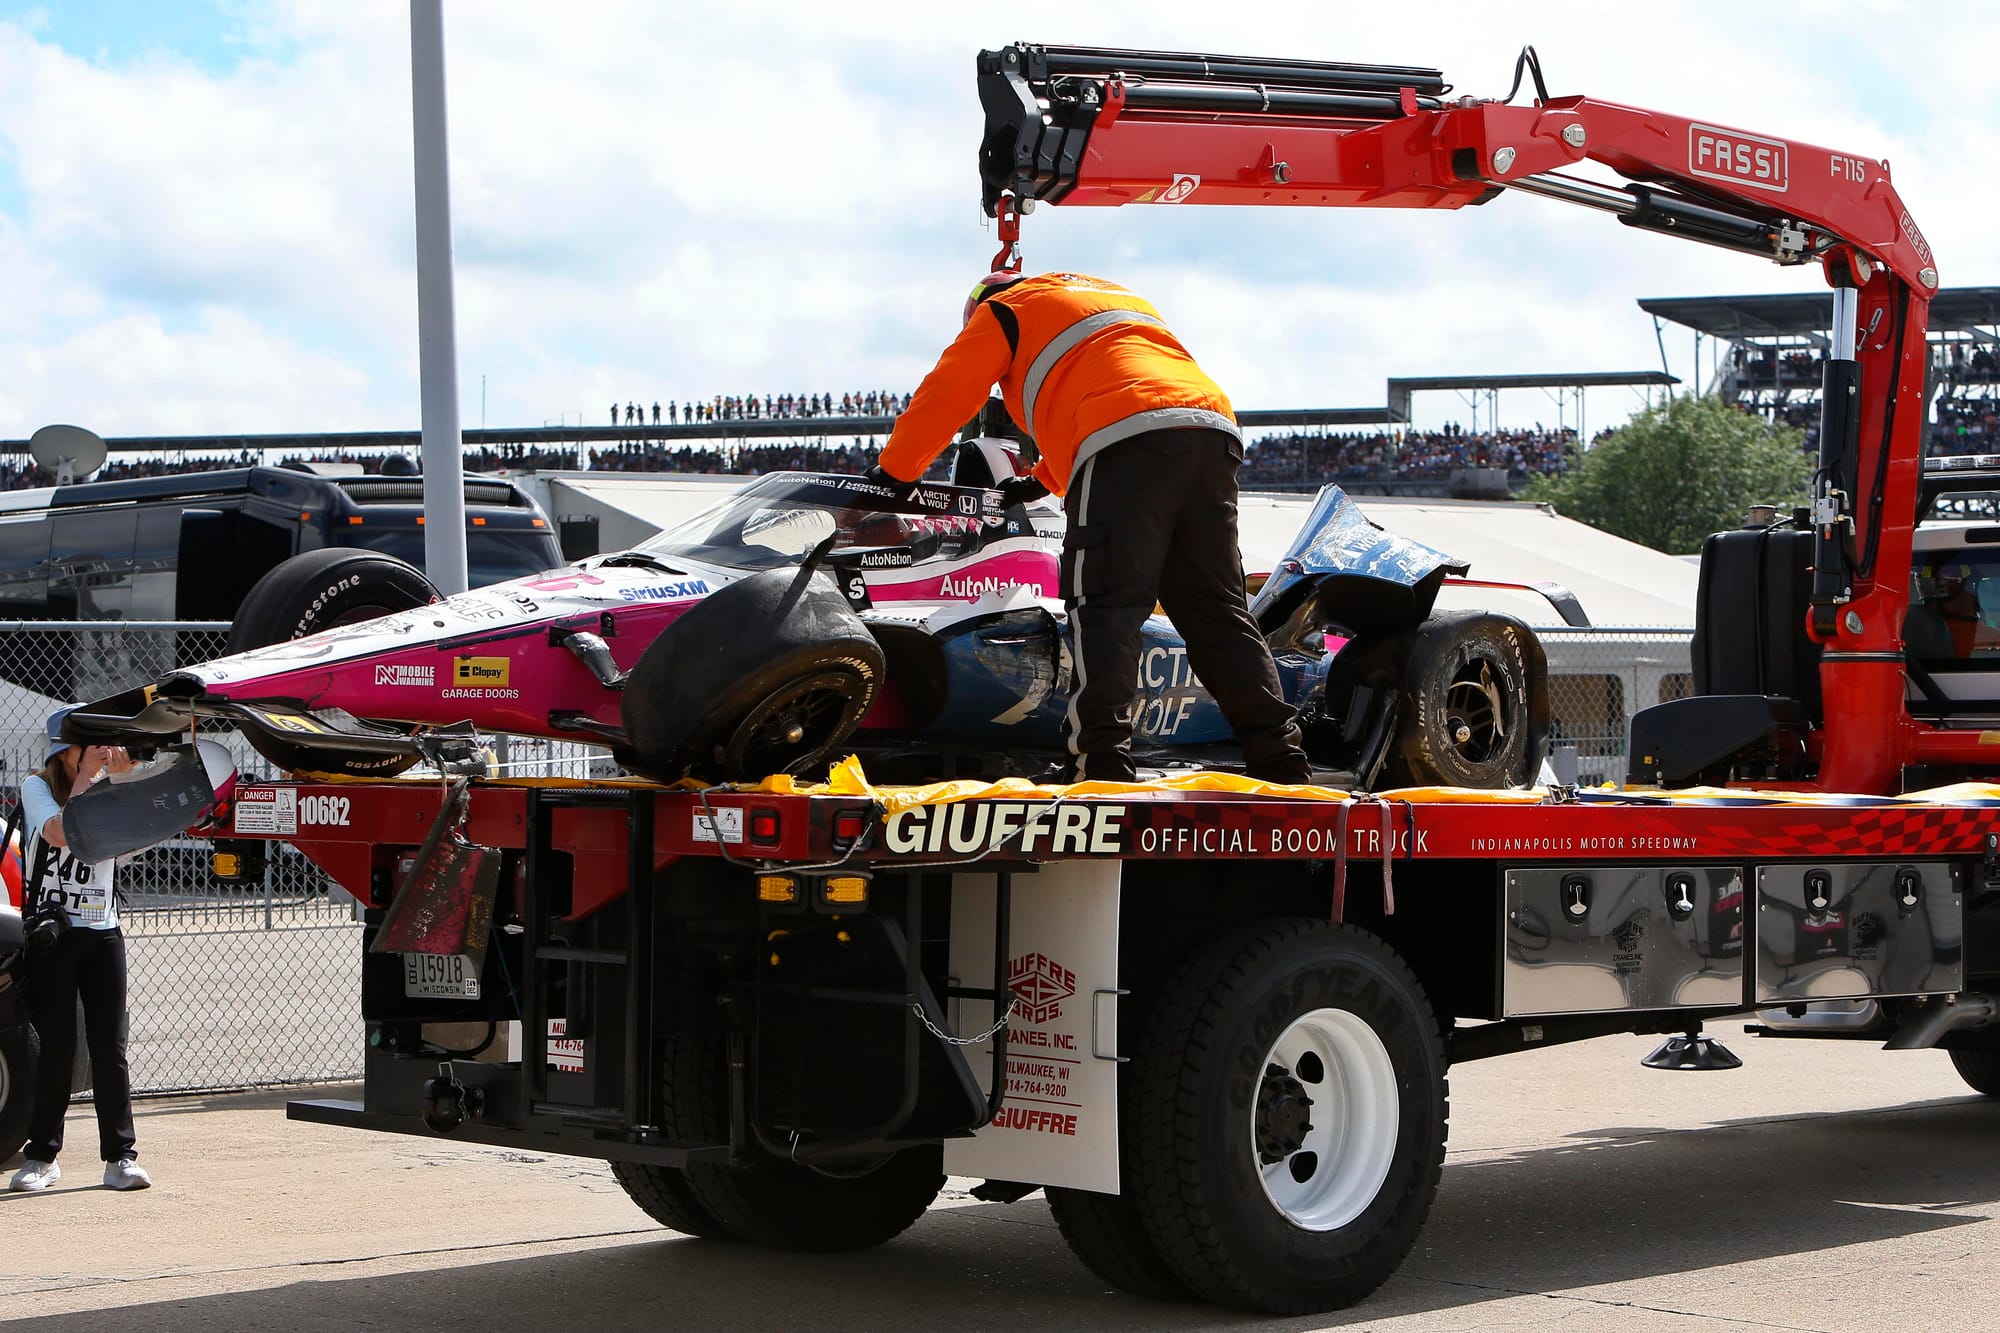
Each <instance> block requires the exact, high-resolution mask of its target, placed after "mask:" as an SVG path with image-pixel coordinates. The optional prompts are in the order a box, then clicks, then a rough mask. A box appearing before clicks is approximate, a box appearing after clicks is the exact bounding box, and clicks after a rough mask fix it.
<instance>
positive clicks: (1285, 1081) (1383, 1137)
mask: <svg viewBox="0 0 2000 1333" xmlns="http://www.w3.org/2000/svg"><path fill="white" fill-rule="evenodd" d="M1400 1108H1401V1097H1400V1094H1399V1093H1398V1091H1397V1087H1396V1066H1395V1063H1394V1062H1393V1061H1392V1060H1390V1058H1389V1048H1388V1047H1386V1046H1384V1045H1383V1044H1382V1038H1381V1037H1379V1036H1377V1035H1376V1033H1375V1029H1374V1028H1372V1027H1370V1026H1369V1025H1368V1023H1367V1022H1366V1021H1364V1020H1363V1019H1362V1018H1361V1017H1360V1016H1359V1015H1358V1014H1353V1013H1349V1012H1348V1011H1347V1010H1345V1009H1315V1010H1313V1011H1312V1012H1311V1013H1308V1014H1301V1015H1300V1016H1299V1017H1297V1018H1295V1019H1293V1020H1292V1024H1291V1026H1290V1027H1288V1028H1286V1029H1285V1030H1284V1032H1283V1033H1281V1034H1280V1035H1279V1037H1278V1040H1277V1041H1276V1042H1274V1043H1273V1044H1272V1046H1271V1049H1270V1051H1269V1052H1268V1053H1267V1054H1266V1055H1265V1057H1264V1076H1263V1079H1262V1080H1261V1082H1260V1085H1259V1089H1258V1096H1257V1100H1256V1102H1255V1104H1254V1105H1253V1106H1252V1108H1251V1116H1250V1155H1251V1156H1250V1160H1251V1165H1252V1167H1253V1168H1254V1169H1255V1170H1256V1172H1257V1175H1258V1179H1259V1181H1260V1182H1261V1183H1262V1184H1263V1187H1264V1195H1265V1197H1266V1198H1268V1199H1270V1201H1271V1206H1272V1207H1274V1208H1276V1209H1277V1210H1278V1211H1279V1212H1280V1213H1283V1214H1284V1215H1285V1217H1286V1218H1287V1219H1288V1220H1289V1221H1291V1222H1292V1223H1293V1224H1294V1225H1295V1226H1299V1227H1303V1228H1305V1229H1306V1230H1307V1231H1333V1230H1336V1229H1337V1228H1340V1227H1344V1226H1346V1225H1347V1224H1348V1223H1349V1222H1352V1221H1353V1220H1354V1219H1355V1218H1357V1217H1359V1216H1361V1214H1362V1212H1363V1211H1364V1210H1366V1209H1367V1207H1368V1205H1369V1204H1370V1203H1372V1202H1374V1200H1375V1196H1376V1194H1377V1193H1379V1192H1380V1191H1381V1188H1382V1182H1383V1181H1384V1180H1386V1179H1387V1178H1388V1175H1389V1164H1390V1162H1391V1161H1392V1160H1393V1159H1394V1158H1395V1155H1396V1134H1397V1121H1398V1119H1399V1114H1398V1112H1399V1110H1400ZM1274 1156H1275V1157H1276V1158H1277V1160H1275V1161H1273V1160H1269V1159H1271V1158H1272V1157H1274Z"/></svg>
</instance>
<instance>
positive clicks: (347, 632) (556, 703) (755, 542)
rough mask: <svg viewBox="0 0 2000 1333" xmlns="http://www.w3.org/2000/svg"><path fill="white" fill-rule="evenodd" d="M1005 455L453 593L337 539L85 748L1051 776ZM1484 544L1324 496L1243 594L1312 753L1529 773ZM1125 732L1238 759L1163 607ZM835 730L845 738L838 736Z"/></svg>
mask: <svg viewBox="0 0 2000 1333" xmlns="http://www.w3.org/2000/svg"><path fill="white" fill-rule="evenodd" d="M1013 471H1014V462H1013V455H1012V452H1011V448H1010V447H1009V446H1006V445H1003V444H1001V443H999V442H996V441H973V442H968V443H966V444H963V445H961V446H960V451H959V463H958V466H957V470H956V473H955V475H954V484H924V485H921V486H919V487H918V488H917V489H916V490H915V491H914V493H912V494H910V495H909V496H907V497H904V496H901V495H898V494H897V493H895V492H892V491H890V490H888V489H886V488H883V487H880V486H878V485H875V484H873V483H871V482H869V481H867V480H864V479H862V478H859V477H851V476H835V475H822V474H811V473H780V474H773V475H770V476H766V477H763V478H761V479H759V480H757V481H755V482H753V483H752V484H750V485H748V486H746V487H745V488H744V489H743V490H742V491H741V492H739V493H737V494H736V495H734V496H732V497H730V498H729V499H727V500H726V501H724V502H722V503H721V504H719V505H717V506H715V507H714V508H712V509H711V510H709V511H707V512H705V513H703V514H701V515H699V516H698V517H696V518H694V519H691V520H689V521H687V522H685V523H682V524H680V525H679V526H676V527H674V528H671V529H669V530H667V531H665V532H662V533H660V534H659V535H658V536H656V537H654V538H653V539H652V540H650V541H648V542H646V543H645V544H643V545H641V546H639V547H637V548H635V549H633V550H629V551H625V552H621V553H618V554H613V555H607V556H598V557H592V558H589V559H585V560H581V561H578V562H577V563H575V564H572V565H569V566H566V567H564V568H561V569H556V570H553V571H550V572H548V573H545V574H541V575H537V576H535V577H532V578H525V579H518V580H515V581H513V582H509V583H502V584H498V585H495V586H492V587H487V588H481V589H478V590H476V591H473V592H468V593H462V594H459V595H457V596H453V597H447V598H439V597H438V595H437V593H436V591H435V590H434V589H433V588H432V587H431V586H430V584H429V583H428V582H427V581H426V580H425V579H424V578H423V576H422V574H421V573H419V572H418V571H417V570H416V569H414V568H413V567H411V566H409V565H407V564H404V563H403V562H401V561H397V560H395V559H393V558H391V557H387V556H384V555H380V554H377V553H373V552H367V551H348V550H324V551H314V552H309V553H307V554H305V555H302V556H299V557H296V558H294V559H293V560H292V561H290V562H288V563H287V564H286V565H283V566H280V567H279V568H278V569H276V570H274V571H273V572H272V573H271V574H270V575H268V576H267V577H266V578H265V579H264V580H263V581H262V582H261V583H259V584H258V585H257V587H256V588H254V589H253V590H252V592H251V593H250V595H249V597H248V598H247V599H246V600H245V602H244V605H243V607H242V609H241V611H240V612H239V614H238V616H237V619H236V622H235V626H234V629H233V630H232V634H231V638H230V642H229V648H230V650H231V651H230V653H229V654H228V655H227V656H224V657H221V658H218V659H216V660H215V661H212V662H208V663H204V664H201V665H197V666H191V667H187V668H185V669H181V670H176V671H174V672H172V673H169V674H167V675H165V676H163V677H161V678H160V679H159V680H157V681H155V682H154V683H152V684H150V685H147V686H145V687H143V688H141V689H137V690H132V691H129V692H126V693H123V694H119V695H116V696H113V697H111V698H107V699H104V700H101V701H98V702H96V703H92V704H89V705H87V706H86V707H84V708H82V709H80V710H78V711H77V712H76V713H73V714H71V716H70V719H69V721H68V724H67V731H68V732H69V733H73V736H74V739H76V740H78V741H90V742H99V743H105V742H109V743H119V744H126V745H136V746H141V747H147V746H151V747H161V746H167V745H172V744H174V743H176V742H177V741H178V740H179V739H181V738H183V737H185V736H186V735H187V734H188V733H189V731H190V729H191V728H192V727H194V726H195V725H196V723H197V719H216V720H219V721H224V722H227V723H230V724H233V725H234V726H236V727H237V728H239V729H240V730H241V731H242V733H243V734H244V736H245V737H246V739H248V741H249V742H250V743H251V744H252V745H253V746H254V747H255V748H256V749H257V750H258V751H259V752H260V753H261V754H262V755H264V757H265V758H267V759H269V760H270V761H271V762H273V763H274V764H277V765H278V766H280V767H282V768H285V769H290V770H303V771H312V772H321V773H333V774H341V775H349V776H371V775H372V776H381V775H386V774H391V773H395V772H398V771H401V770H403V769H405V768H408V767H410V766H412V765H414V764H417V763H418V762H420V761H425V760H429V761H431V762H442V763H449V762H451V761H453V760H454V759H460V760H463V759H465V758H466V757H468V756H470V755H472V754H475V753H476V752H477V749H478V746H479V744H480V737H481V734H482V733H489V732H490V733H511V734H517V735H530V736H541V737H549V738H556V739H566V740H573V741H586V742H591V743H596V744H603V745H608V746H609V747H610V748H611V750H612V752H613V754H614V755H615V756H616V757H617V759H618V760H619V762H620V763H622V764H624V765H625V766H626V767H628V768H630V769H632V770H634V771H636V772H639V773H642V774H644V775H646V776H649V777H652V778H655V779H658V780H661V781H674V780H677V779H681V778H684V777H693V778H697V779H700V780H703V781H718V780H723V781H726V780H745V779H757V778H762V777H764V776H766V775H769V774H774V773H797V774H814V773H816V772H824V770H825V767H826V765H827V763H828V762H829V761H830V760H831V759H833V758H837V757H838V753H845V752H848V751H853V752H857V753H860V754H862V755H863V756H864V757H865V758H867V759H868V761H869V763H870V771H871V772H876V773H880V774H882V775H883V776H885V777H888V778H890V779H892V780H898V779H900V780H910V781H915V780H928V779H933V778H939V777H958V776H985V777H994V776H1006V775H1010V774H1016V773H1029V772H1034V771H1036V770H1037V769H1038V768H1040V767H1042V766H1044V765H1046V764H1047V763H1048V762H1050V761H1051V760H1053V759H1055V758H1057V757H1058V756H1059V755H1060V753H1061V751H1062V747H1063V741H1062V735H1061V720H1062V715H1063V712H1064V709H1065V707H1066V704H1067V699H1068V696H1069V692H1070V687H1071V681H1070V670H1071V668H1070V659H1069V653H1068V650H1067V646H1066V626H1065V623H1064V614H1063V609H1062V604H1061V601H1060V600H1059V591H1058V561H1059V558H1060V554H1061V547H1062V519H1061V515H1060V513H1059V511H1058V510H1057V509H1056V507H1055V505H1054V503H1053V502H1050V501H1043V502H1041V503H1039V504H1037V505H1033V506H1022V505H1016V506H1013V507H1011V508H1008V507H1005V506H1003V502H1002V499H1001V496H1000V494H999V493H998V492H997V491H995V490H993V489H991V485H992V484H993V483H995V482H997V481H999V480H1002V479H1004V478H1005V477H1007V476H1011V475H1013ZM1465 568H1466V567H1465V566H1464V565H1463V564H1462V563H1459V562H1455V561H1453V560H1452V559H1451V558H1450V557H1449V556H1446V555H1444V554H1442V553H1440V552H1437V551H1434V550H1431V549H1430V548H1428V547H1424V546H1421V545H1419V544H1417V543H1415V542H1411V541H1408V540H1405V539H1403V538H1400V537H1397V536H1394V535H1393V534H1390V533H1388V532H1385V531H1383V530H1382V529H1380V528H1378V527H1376V526H1375V525H1374V524H1373V523H1371V522H1369V521H1368V520H1367V519H1366V518H1365V517H1363V516H1362V515H1361V513H1360V512H1359V510H1358V509H1357V508H1356V507H1355V506H1354V504H1353V503H1352V502H1351V501H1350V500H1349V499H1348V497H1347V496H1346V495H1345V494H1343V493H1342V492H1341V491H1340V489H1339V488H1338V487H1334V486H1329V487H1326V488H1325V489H1324V490H1322V491H1321V493H1320V494H1319V497H1318V499H1317V502H1316V503H1315V504H1314V506H1313V507H1312V509H1311V512H1310V514H1309V516H1308V518H1307V520H1306V521H1305V523H1304V525H1303V526H1302V528H1301V530H1300V531H1299V533H1298V534H1297V536H1296V537H1295V538H1294V540H1293V541H1292V543H1291V546H1290V548H1289V549H1288V551H1287V553H1286V555H1285V557H1284V558H1283V559H1282V560H1281V561H1280V562H1279V564H1278V567H1277V568H1276V569H1275V570H1274V571H1273V572H1272V573H1271V574H1270V575H1269V577H1268V578H1267V579H1266V580H1265V581H1264V583H1263V585H1262V587H1261V589H1260V590H1259V591H1258V593H1257V595H1256V597H1255V598H1254V599H1253V601H1252V603H1251V612H1252V614H1253V616H1254V617H1255V619H1256V620H1257V623H1258V625H1259V627H1260V628H1261V629H1262V630H1263V632H1264V634H1265V635H1266V637H1267V640H1268V642H1269V644H1270V646H1271V651H1272V654H1273V656H1274V658H1275V659H1276V662H1277V667H1278V674H1279V678H1280V680H1281V681H1282V683H1283V686H1284V690H1285V693H1286V696H1287V698H1289V699H1290V700H1291V701H1292V702H1293V703H1294V704H1295V705H1296V706H1297V707H1298V708H1299V710H1300V715H1301V723H1302V725H1303V728H1304V733H1305V744H1306V748H1307V752H1308V754H1309V756H1310V757H1311V759H1312V761H1313V763H1314V765H1315V768H1316V769H1318V770H1322V771H1324V772H1325V773H1326V774H1327V775H1328V778H1329V780H1334V779H1335V778H1336V777H1337V779H1338V780H1339V781H1342V782H1345V783H1348V784H1350V785H1355V786H1374V785H1386V786H1406V785H1445V786H1474V787H1492V786H1505V785H1510V784H1516V783H1520V782H1524V781H1526V780H1528V779H1529V778H1530V777H1532V776H1533V774H1534V773H1535V771H1536V768H1537V766H1538V765H1539V763H1540V759H1541V751H1542V749H1543V745H1544V740H1545V736H1546V732H1547V714H1548V710H1547V703H1546V689H1545V683H1544V677H1545V665H1544V661H1543V657H1542V653H1541V650H1540V647H1539V645H1538V643H1537V641H1536V639H1535V636H1534V634H1533V632H1532V631H1531V630H1530V629H1529V628H1528V627H1527V626H1526V625H1525V624H1523V623H1521V622H1520V621H1517V620H1515V619H1513V618H1511V617H1508V616H1504V615H1498V614H1491V613H1484V612H1447V613H1440V614H1436V615H1433V614H1432V605H1433V602H1434V599H1435V598H1436V595H1437V592H1438V589H1439V587H1440V586H1441V584H1442V583H1443V582H1444V580H1445V578H1446V577H1447V575H1451V574H1462V573H1464V571H1465ZM1138 685H1139V693H1138V700H1137V706H1136V714H1135V728H1134V730H1135V736H1134V746H1133V749H1134V755H1135V757H1136V758H1137V759H1138V761H1139V762H1140V763H1142V764H1147V765H1152V766H1173V765H1177V766H1201V767H1214V768H1228V767H1230V766H1232V763H1233V760H1234V755H1235V751H1234V749H1233V747H1232V746H1230V745H1229V740H1230V733H1229V728H1228V726H1227V724H1226V723H1225V722H1224V720H1223V717H1222V714H1221V711H1220V710H1219V709H1218V708H1217V707H1216V705H1215V703H1214V701H1213V700H1212V699H1211V698H1210V696H1209V694H1208V692H1207V690H1205V689H1204V688H1203V686H1202V684H1201V682H1200V681H1199V680H1198V679H1196V678H1195V675H1194V673H1193V671H1192V670H1191V668H1190V666H1189V664H1188V659H1187V655H1186V651H1185V646H1184V643H1183V641H1182V639H1181V637H1180V636H1179V634H1177V633H1176V632H1175V630H1174V628H1173V626H1172V625H1171V623H1170V622H1169V621H1168V620H1167V619H1166V618H1165V617H1163V616H1158V615H1156V616H1154V617H1153V618H1152V619H1151V620H1150V621H1149V622H1148V624H1147V627H1146V641H1145V648H1144V651H1143V653H1142V655H1141V658H1140V666H1139V680H1138ZM837 752H838V753H837Z"/></svg>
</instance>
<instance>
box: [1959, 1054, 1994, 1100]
mask: <svg viewBox="0 0 2000 1333" xmlns="http://www.w3.org/2000/svg"><path fill="white" fill-rule="evenodd" d="M1951 1065H1952V1068H1954V1069H1956V1070H1957V1071H1958V1076H1959V1077H1960V1078H1962V1079H1964V1080H1965V1086H1967V1087H1968V1088H1971V1089H1972V1090H1973V1091H1974V1092H1980V1093H1984V1094H1986V1095H1987V1096H1988V1097H2000V1047H1995V1046H1961V1047H1958V1048H1956V1049H1954V1050H1953V1051H1952V1052H1951Z"/></svg>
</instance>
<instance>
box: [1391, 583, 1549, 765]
mask: <svg viewBox="0 0 2000 1333" xmlns="http://www.w3.org/2000/svg"><path fill="white" fill-rule="evenodd" d="M1401 690H1402V707H1401V709H1400V710H1399V711H1398V714H1397V718H1398V721H1397V726H1396V739H1395V743H1394V745H1393V746H1392V748H1391V750H1390V753H1389V757H1388V763H1387V765H1386V766H1385V769H1384V782H1383V784H1382V785H1383V786H1388V787H1511V786H1520V785H1523V784H1525V783H1528V782H1531V781H1533V780H1534V777H1535V770H1536V768H1537V766H1539V765H1540V763H1541V760H1542V754H1541V751H1542V749H1543V745H1544V739H1545V737H1546V736H1547V731H1548V720H1547V719H1548V686H1547V665H1546V659H1545V658H1544V656H1543V653H1542V647H1541V643H1540V641H1539V640H1537V639H1536V638H1535V634H1534V631H1533V630H1531V629H1529V628H1528V626H1526V625H1525V624H1523V623H1521V622H1520V621H1518V620H1515V619H1514V618H1513V617H1511V616H1503V615H1497V614H1494V613H1492V612H1487V611H1446V612H1440V613H1439V614H1437V615H1434V616H1432V617H1431V618H1430V619H1428V620H1426V621H1425V622H1424V624H1423V627H1422V628H1421V629H1419V630H1418V631H1417V635H1416V639H1415V642H1414V643H1413V644H1412V645H1411V647H1410V655H1409V658H1408V659H1407V661H1406V663H1405V665H1404V669H1403V675H1402V683H1401Z"/></svg>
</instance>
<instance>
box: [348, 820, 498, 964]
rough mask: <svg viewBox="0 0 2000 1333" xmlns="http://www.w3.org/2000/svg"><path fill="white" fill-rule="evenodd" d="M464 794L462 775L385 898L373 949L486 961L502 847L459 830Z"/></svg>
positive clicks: (474, 962)
mask: <svg viewBox="0 0 2000 1333" xmlns="http://www.w3.org/2000/svg"><path fill="white" fill-rule="evenodd" d="M468 798H469V788H468V785H467V784H466V783H465V782H464V781H463V780H461V781H459V782H456V783H454V784H452V789H451V795H450V796H449V797H448V798H447V799H446V800H445V802H444V805H443V807H442V808H441V809H439V811H438V817H437V820H436V822H434V823H433V824H432V825H431V830H430V832H429V833H428V834H427V835H425V837H424V844H423V846H422V847H421V848H420V849H419V850H418V852H417V860H416V864H415V865H413V866H411V867H410V873H409V876H408V877H407V878H406V879H404V881H403V882H402V884H401V885H399V886H398V887H397V889H396V896H395V897H394V898H392V899H390V900H389V910H388V911H387V912H385V913H384V914H383V917H382V925H381V928H380V929H379V930H377V931H376V932H375V941H374V943H373V944H371V945H369V946H368V947H369V951H370V952H371V953H435V954H462V955H464V956H465V957H467V958H470V959H471V960H472V962H471V966H472V968H473V969H474V970H475V971H477V969H479V968H481V967H484V966H485V964H486V943H487V939H488V937H489V935H490V933H491V931H492V926H493V900H494V896H495V894H496V892H497V891H498V888H499V884H500V849H499V848H497V847H486V846H482V845H480V844H479V843H475V842H468V841H466V839H465V837H464V835H463V834H462V833H460V831H459V830H460V828H461V826H462V825H463V824H464V822H465V811H466V805H467V802H468Z"/></svg>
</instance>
